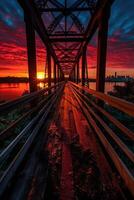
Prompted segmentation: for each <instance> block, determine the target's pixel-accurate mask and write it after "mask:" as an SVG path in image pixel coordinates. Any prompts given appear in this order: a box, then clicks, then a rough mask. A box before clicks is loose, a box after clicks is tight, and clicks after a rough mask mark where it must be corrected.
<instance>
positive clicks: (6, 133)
mask: <svg viewBox="0 0 134 200" xmlns="http://www.w3.org/2000/svg"><path fill="white" fill-rule="evenodd" d="M57 90H58V88H57V89H56V90H55V92H56V91H57ZM52 95H53V93H52V94H49V95H46V98H45V99H44V100H42V101H41V102H40V103H39V105H37V106H36V107H35V108H32V109H31V110H30V111H28V112H26V113H25V114H24V115H22V116H21V117H20V118H18V119H17V120H15V121H14V122H13V123H11V124H10V125H9V126H8V127H7V128H6V129H4V130H3V131H2V132H0V141H1V142H2V141H4V140H5V139H7V138H8V137H9V136H11V135H12V134H13V133H12V132H10V131H11V130H12V129H13V128H14V127H15V126H17V125H18V124H19V123H20V122H21V121H22V120H23V119H25V118H26V117H28V116H29V115H30V114H32V113H34V112H36V111H37V110H38V109H39V108H40V107H41V106H42V104H44V103H45V102H46V101H48V99H49V98H50V97H51V96H52Z"/></svg>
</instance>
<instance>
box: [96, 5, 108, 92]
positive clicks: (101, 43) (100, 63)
mask: <svg viewBox="0 0 134 200" xmlns="http://www.w3.org/2000/svg"><path fill="white" fill-rule="evenodd" d="M109 16H110V7H107V8H106V9H105V12H104V13H103V14H102V16H101V20H100V22H99V31H98V48H97V77H96V91H99V92H104V89H105V71H106V55H107V38H108V21H109Z"/></svg>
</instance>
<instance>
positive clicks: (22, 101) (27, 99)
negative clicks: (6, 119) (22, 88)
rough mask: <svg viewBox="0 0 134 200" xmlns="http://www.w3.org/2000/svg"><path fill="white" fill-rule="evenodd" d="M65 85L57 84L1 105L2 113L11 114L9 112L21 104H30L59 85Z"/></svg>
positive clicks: (0, 110) (0, 111)
mask: <svg viewBox="0 0 134 200" xmlns="http://www.w3.org/2000/svg"><path fill="white" fill-rule="evenodd" d="M61 84H63V82H61V83H57V84H55V85H54V86H51V87H48V88H45V89H42V90H39V91H37V92H33V93H31V94H28V95H26V96H23V97H19V98H17V99H15V100H12V101H8V102H6V103H3V104H0V113H1V114H2V113H5V112H9V110H11V109H13V108H15V107H16V106H18V105H20V104H25V103H28V102H30V101H32V100H34V99H36V98H37V97H38V96H40V95H43V94H44V93H46V92H48V91H49V90H51V89H53V88H55V87H56V86H58V85H61Z"/></svg>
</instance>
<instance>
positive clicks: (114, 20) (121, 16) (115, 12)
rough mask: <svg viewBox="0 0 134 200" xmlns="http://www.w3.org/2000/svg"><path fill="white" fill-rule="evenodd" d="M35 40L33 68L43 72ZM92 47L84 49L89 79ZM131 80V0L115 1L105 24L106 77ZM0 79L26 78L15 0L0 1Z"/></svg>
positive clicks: (133, 15)
mask: <svg viewBox="0 0 134 200" xmlns="http://www.w3.org/2000/svg"><path fill="white" fill-rule="evenodd" d="M36 38H37V42H36V43H37V66H38V72H40V74H41V73H42V72H43V71H44V65H45V60H46V53H45V52H46V51H45V47H44V45H43V43H42V42H41V40H40V39H39V37H38V36H36ZM96 45H97V39H96V37H94V38H93V39H92V41H91V43H90V44H89V47H88V52H87V55H88V66H89V75H90V77H95V68H96ZM115 71H116V72H117V73H118V74H122V75H124V74H125V75H131V76H133V77H134V1H133V0H127V1H122V0H115V3H114V4H113V6H112V15H111V18H110V24H109V40H108V54H107V75H109V74H114V72H115ZM0 76H27V52H26V38H25V24H24V20H23V11H22V10H21V8H20V7H19V5H18V3H17V0H0Z"/></svg>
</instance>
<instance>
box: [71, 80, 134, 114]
mask: <svg viewBox="0 0 134 200" xmlns="http://www.w3.org/2000/svg"><path fill="white" fill-rule="evenodd" d="M70 83H71V84H72V85H74V86H75V87H77V88H79V89H82V90H83V91H85V92H86V93H88V94H91V95H93V96H94V97H96V98H98V99H100V100H102V101H104V102H105V103H108V104H109V105H110V106H112V107H115V108H117V109H118V110H120V111H122V112H124V113H126V114H128V115H130V116H132V117H134V104H133V103H130V102H128V101H125V100H122V99H119V98H117V97H113V96H110V95H107V94H104V93H101V92H97V91H95V90H92V89H89V88H86V87H83V86H80V85H78V84H75V83H73V82H70Z"/></svg>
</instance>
